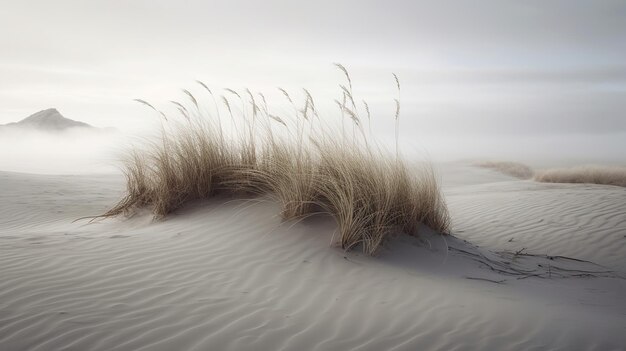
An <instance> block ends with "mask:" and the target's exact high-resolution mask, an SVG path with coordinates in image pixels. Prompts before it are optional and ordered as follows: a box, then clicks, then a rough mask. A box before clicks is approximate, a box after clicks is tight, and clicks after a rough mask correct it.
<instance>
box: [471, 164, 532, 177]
mask: <svg viewBox="0 0 626 351" xmlns="http://www.w3.org/2000/svg"><path fill="white" fill-rule="evenodd" d="M476 166H478V167H482V168H489V169H492V170H494V171H497V172H500V173H502V174H506V175H509V176H511V177H515V178H519V179H531V178H532V177H533V175H534V174H535V171H534V170H533V169H532V168H530V167H529V166H527V165H525V164H523V163H518V162H503V161H488V162H481V163H478V164H476Z"/></svg>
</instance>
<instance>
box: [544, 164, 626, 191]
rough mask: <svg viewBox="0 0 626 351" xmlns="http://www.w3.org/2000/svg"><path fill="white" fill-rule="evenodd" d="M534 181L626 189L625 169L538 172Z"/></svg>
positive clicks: (585, 168)
mask: <svg viewBox="0 0 626 351" xmlns="http://www.w3.org/2000/svg"><path fill="white" fill-rule="evenodd" d="M535 180H536V181H538V182H544V183H586V184H603V185H616V186H622V187H626V167H617V166H613V167H611V166H581V167H572V168H556V169H548V170H544V171H540V172H538V173H537V175H536V176H535Z"/></svg>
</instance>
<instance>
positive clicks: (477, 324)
mask: <svg viewBox="0 0 626 351" xmlns="http://www.w3.org/2000/svg"><path fill="white" fill-rule="evenodd" d="M442 171H443V176H444V190H445V193H446V197H447V200H448V202H449V204H450V207H451V211H452V216H453V219H454V234H455V235H456V236H457V237H458V238H459V239H467V240H468V241H470V242H472V243H475V244H478V245H480V248H475V247H473V246H471V245H470V244H467V243H465V242H463V241H462V240H459V239H455V238H452V237H449V238H448V239H447V240H446V241H443V240H442V239H441V238H439V237H436V236H431V235H430V234H429V233H428V232H427V231H424V234H423V236H422V239H421V240H417V239H414V238H408V237H400V238H398V239H397V240H396V241H394V242H393V243H391V244H390V245H389V246H388V247H387V249H386V250H384V251H383V252H381V254H380V256H379V257H376V258H371V257H364V256H363V255H360V254H358V253H349V254H345V253H344V252H343V251H342V250H341V249H338V248H336V247H331V246H330V245H329V244H330V242H331V240H332V234H333V231H334V229H335V228H334V224H333V222H332V220H330V219H328V218H317V219H314V220H308V221H304V222H302V223H293V222H287V223H281V221H280V219H278V218H276V215H277V213H278V209H277V206H276V205H275V204H273V203H271V202H267V201H248V202H246V201H226V200H224V199H222V200H214V201H211V202H209V203H205V204H198V205H196V206H192V207H190V208H187V209H185V210H183V211H180V213H178V214H176V215H173V216H171V217H170V218H168V219H167V220H166V221H162V222H153V221H152V220H151V217H150V216H149V215H148V214H142V215H138V216H135V217H133V218H131V219H114V220H106V221H102V222H98V223H94V224H91V225H85V223H84V222H79V223H71V220H73V219H75V218H77V217H80V216H84V215H91V214H97V213H100V212H102V211H104V210H105V209H106V208H107V207H108V206H110V205H111V204H113V203H114V202H115V200H117V199H118V197H119V196H120V195H121V193H122V191H123V186H124V184H123V181H122V179H121V177H117V176H116V177H110V176H109V177H106V176H39V175H37V176H36V175H25V174H18V173H0V350H3V351H4V350H27V349H28V350H58V349H67V350H137V349H144V350H209V349H210V350H223V349H229V350H231V349H232V350H279V349H287V350H309V349H316V350H348V349H357V350H420V349H422V350H425V349H442V350H527V349H531V350H545V349H558V350H619V349H623V347H624V345H626V280H624V279H621V278H617V277H615V276H616V275H621V276H624V275H625V274H626V245H625V244H626V237H625V235H626V229H625V228H626V208H625V207H624V204H625V203H626V189H624V188H618V187H606V186H585V185H555V184H537V183H532V182H530V181H519V180H515V179H513V178H509V177H507V176H502V175H499V174H497V173H495V172H491V171H489V170H484V169H475V168H471V167H468V166H463V165H445V166H444V167H443V169H442ZM510 239H513V240H512V241H509V240H510ZM447 247H454V248H456V250H455V249H452V250H447V249H446V248H447ZM522 248H526V251H523V252H529V253H537V254H549V255H567V256H573V257H576V258H580V259H584V260H591V261H594V262H597V263H599V264H602V265H604V266H607V267H608V268H606V269H604V268H601V267H598V266H594V265H591V264H586V263H577V262H565V261H559V260H556V261H550V260H546V259H541V258H534V257H517V258H516V259H515V262H514V263H513V265H512V267H516V268H519V269H534V270H536V271H538V272H545V269H543V268H537V264H542V265H543V266H544V267H545V266H546V265H550V264H553V265H554V267H557V266H559V267H561V268H569V269H572V270H583V269H584V270H597V271H601V270H614V271H616V272H617V273H611V274H600V275H603V277H598V278H555V277H552V278H550V279H547V278H546V279H542V278H536V277H528V278H526V279H520V280H518V279H516V278H517V277H515V276H508V275H501V274H498V273H495V272H492V271H491V270H490V269H489V268H487V267H485V266H484V265H482V264H480V263H478V262H476V261H475V260H473V258H476V257H479V256H469V255H466V254H462V253H460V252H459V251H458V250H459V249H460V250H465V251H468V252H471V253H473V254H482V255H484V256H485V257H490V258H492V259H493V260H494V262H506V260H504V259H503V258H502V257H501V256H496V255H495V254H493V253H492V252H493V251H501V250H509V251H518V250H520V249H522ZM498 260H500V261H498ZM468 277H470V278H483V279H489V280H494V281H502V280H503V282H502V283H500V284H497V283H494V282H490V281H486V280H475V279H467V278H468Z"/></svg>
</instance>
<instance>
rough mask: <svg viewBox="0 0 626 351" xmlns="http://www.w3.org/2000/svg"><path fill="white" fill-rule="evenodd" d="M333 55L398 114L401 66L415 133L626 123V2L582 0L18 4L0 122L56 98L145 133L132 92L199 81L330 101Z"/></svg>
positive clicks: (173, 95) (61, 105) (4, 12)
mask: <svg viewBox="0 0 626 351" xmlns="http://www.w3.org/2000/svg"><path fill="white" fill-rule="evenodd" d="M333 62H341V63H343V64H344V65H345V66H347V67H348V68H349V69H350V70H351V72H352V73H353V78H354V80H355V90H356V92H357V93H358V94H359V95H360V96H361V97H362V98H365V99H368V101H371V102H372V104H373V105H374V106H376V107H375V111H374V112H375V115H379V116H380V117H379V118H380V119H383V120H384V119H385V118H387V117H388V116H391V114H392V113H393V98H394V97H395V95H394V94H395V92H394V85H393V80H392V77H391V72H396V73H397V74H398V75H399V76H400V79H401V81H402V85H403V92H402V103H403V110H402V113H403V115H402V116H403V129H402V133H403V135H406V136H407V137H408V138H410V137H411V136H417V135H422V136H423V135H425V134H427V135H438V134H442V133H446V134H449V135H454V134H466V133H474V134H493V133H498V134H505V135H506V134H512V135H533V136H535V135H544V134H572V135H578V134H583V135H585V134H594V135H601V134H606V135H609V134H616V133H624V132H626V115H625V114H626V113H625V111H626V2H625V1H575V0H565V1H548V0H540V1H504V0H497V1H476V0H472V1H416V0H411V1H363V0H361V1H337V0H333V1H328V0H317V1H306V2H305V1H294V0H291V1H275V0H268V1H233V0H228V1H224V0H222V1H206V0H203V1H172V0H167V1H166V0H150V1H148V0H146V1H128V0H126V1H122V0H106V1H99V0H90V1H85V0H76V1H67V0H57V1H28V0H21V1H11V2H9V1H5V2H4V3H3V5H2V6H1V7H0V78H1V79H0V123H6V122H11V121H16V120H19V119H22V118H24V117H26V116H28V115H30V114H32V113H34V112H36V111H38V110H41V109H45V108H48V107H56V108H58V109H59V110H60V111H61V113H63V114H64V115H65V116H66V117H68V118H73V119H77V120H82V121H85V122H88V123H92V124H95V125H97V126H115V127H118V128H120V129H122V130H135V129H137V128H140V127H141V126H144V125H147V124H149V123H151V121H152V118H153V117H154V116H151V115H150V114H149V112H148V111H146V110H145V109H144V108H142V106H139V105H137V104H136V103H134V102H132V99H133V98H144V99H147V100H150V101H152V102H154V103H155V104H156V105H160V104H166V102H167V101H168V100H170V99H177V98H181V93H180V88H190V87H194V80H195V79H201V80H203V81H205V82H206V83H207V84H209V85H210V86H212V87H230V88H234V89H242V88H244V87H250V88H251V89H253V90H257V91H264V92H266V93H268V92H270V91H274V90H275V87H277V86H282V87H285V88H287V89H291V90H294V91H295V89H299V88H301V87H308V88H310V89H311V90H312V91H313V93H314V94H315V95H317V96H321V97H326V96H327V95H328V94H335V93H336V92H337V91H338V89H337V83H339V82H341V78H342V77H341V75H340V74H339V72H337V70H335V69H334V68H333V66H332V63H333ZM194 89H196V88H194ZM196 91H198V90H196ZM375 117H376V116H375ZM379 123H381V122H379ZM386 128H387V127H386V124H385V126H381V130H383V131H386V130H388V131H391V130H392V128H393V127H392V124H389V128H388V129H386ZM625 147H626V145H625Z"/></svg>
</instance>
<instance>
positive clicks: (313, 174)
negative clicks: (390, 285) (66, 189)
mask: <svg viewBox="0 0 626 351" xmlns="http://www.w3.org/2000/svg"><path fill="white" fill-rule="evenodd" d="M337 67H338V68H339V69H340V70H341V71H342V72H343V73H344V74H345V77H346V78H347V81H348V87H346V86H344V85H341V86H340V87H341V92H342V95H343V98H342V101H338V100H337V101H336V102H337V104H338V105H339V108H340V111H341V114H342V116H343V118H346V120H347V121H348V123H349V125H350V124H351V125H352V131H353V133H346V132H345V130H344V128H343V127H342V132H341V135H338V133H334V132H332V131H331V129H329V127H328V125H327V124H325V123H322V120H321V119H320V117H319V114H318V111H317V109H316V105H315V102H314V101H313V97H312V95H311V94H310V93H309V92H308V91H307V90H304V94H303V97H304V104H303V108H302V109H298V108H297V107H296V103H295V102H294V101H295V99H294V97H293V96H294V95H292V94H290V93H288V92H287V91H286V90H284V89H280V91H281V92H282V94H283V95H284V97H285V98H286V99H287V100H288V102H289V104H290V105H291V106H292V107H293V110H294V115H293V116H292V118H287V117H286V116H277V115H276V114H272V113H271V112H270V111H269V107H268V105H267V102H266V100H265V96H264V95H262V94H257V95H254V94H253V93H252V92H250V91H249V90H247V89H246V93H245V94H240V93H238V92H237V91H235V90H232V89H225V90H224V91H225V92H227V93H228V94H226V95H228V96H229V97H231V98H232V97H235V98H237V99H238V100H240V101H241V111H240V113H236V112H234V110H235V108H234V106H235V105H233V104H232V103H231V101H230V100H229V99H228V98H227V97H226V96H224V95H222V96H221V101H222V102H223V105H218V103H217V102H216V101H217V99H215V98H214V95H213V92H212V91H211V90H210V89H209V88H208V87H207V86H206V85H205V84H204V83H202V82H198V83H199V84H201V85H202V87H203V88H204V89H205V90H204V91H207V92H208V93H209V94H210V95H211V97H212V101H213V102H214V106H213V107H214V109H213V111H214V113H207V112H201V110H202V109H201V107H200V104H199V102H198V101H199V99H198V97H197V96H194V95H193V94H192V93H191V92H190V91H189V90H184V93H185V95H186V96H187V98H188V99H189V100H190V101H191V103H192V105H193V106H189V107H185V106H184V105H183V104H181V103H179V102H173V103H174V104H175V106H176V108H177V109H178V110H179V111H180V113H181V115H182V116H183V117H184V119H179V121H178V122H176V121H174V120H175V118H173V116H168V117H169V121H168V120H165V114H162V113H161V112H160V111H159V110H158V109H156V108H155V107H154V106H153V105H151V104H149V103H148V102H146V101H144V100H138V101H139V102H140V103H142V104H144V105H147V106H148V107H150V108H151V109H154V110H155V111H157V113H159V114H160V115H161V116H162V117H163V118H164V121H163V127H162V131H161V136H160V138H158V140H155V141H153V142H151V143H149V144H148V145H147V146H146V147H144V148H142V149H135V150H133V151H132V152H131V153H129V155H128V158H127V159H126V161H125V163H124V171H125V174H126V178H127V193H126V196H125V197H124V198H123V199H121V200H120V201H119V203H118V204H116V205H115V206H114V207H112V208H111V209H110V210H109V211H107V212H106V213H105V214H103V217H109V216H117V215H120V214H127V213H130V212H132V211H134V210H135V209H137V208H140V207H150V208H151V209H152V211H153V213H154V215H155V216H156V217H164V216H167V215H168V214H169V213H171V212H172V211H175V210H176V209H178V208H181V207H183V206H184V205H185V204H186V203H188V202H189V201H193V200H197V199H207V198H210V197H212V196H215V195H217V194H226V195H233V196H256V195H258V196H269V197H272V198H274V199H276V200H277V201H278V203H279V204H280V206H281V216H282V217H283V218H285V219H294V218H303V217H306V216H311V215H314V214H317V213H326V214H329V215H331V216H333V217H334V218H335V220H336V222H337V224H338V235H337V238H338V241H339V242H340V244H341V246H342V247H343V248H344V249H346V250H348V249H351V248H354V247H355V246H360V247H361V248H362V250H363V251H364V252H365V253H368V254H373V253H375V252H376V251H377V249H378V248H379V247H380V246H381V244H383V243H384V241H385V240H386V239H387V238H388V237H389V235H390V234H392V233H394V232H395V233H398V232H403V233H407V234H410V235H415V234H416V233H417V229H418V227H419V225H420V224H424V225H426V226H428V227H430V228H432V229H433V230H435V231H437V232H440V233H442V234H444V233H447V232H448V228H449V216H448V212H447V208H446V205H445V203H444V200H443V198H442V195H441V192H440V190H439V188H438V184H437V180H436V177H435V174H434V172H433V170H432V169H431V168H430V166H424V167H423V168H422V169H412V168H409V167H408V166H407V165H406V163H405V162H404V161H403V160H402V159H401V158H400V156H399V153H398V151H397V150H396V155H393V154H390V153H389V152H387V151H385V150H384V148H382V147H381V146H379V145H378V144H377V143H376V142H375V141H374V140H369V139H368V138H367V137H366V133H365V132H364V131H363V125H362V123H361V118H360V117H359V111H358V109H357V107H356V104H355V103H354V101H355V99H354V97H353V95H352V80H351V79H350V75H349V74H348V71H347V70H346V69H345V67H343V66H341V65H337ZM394 78H395V81H396V84H397V86H398V87H399V81H398V78H397V76H395V75H394ZM395 101H396V104H397V109H396V114H395V118H390V119H389V120H390V122H392V123H397V121H398V114H399V100H398V99H396V100H395ZM364 106H365V107H366V112H367V116H368V119H369V118H370V116H369V112H370V111H369V107H368V106H367V103H364ZM221 108H222V109H223V108H226V110H227V113H224V111H222V113H220V109H221ZM220 116H228V117H227V119H226V120H222V119H221V118H220ZM341 123H342V126H344V121H343V120H342V121H341ZM396 130H397V126H396Z"/></svg>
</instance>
